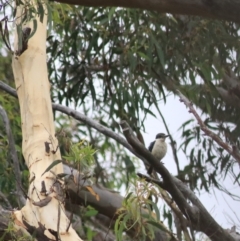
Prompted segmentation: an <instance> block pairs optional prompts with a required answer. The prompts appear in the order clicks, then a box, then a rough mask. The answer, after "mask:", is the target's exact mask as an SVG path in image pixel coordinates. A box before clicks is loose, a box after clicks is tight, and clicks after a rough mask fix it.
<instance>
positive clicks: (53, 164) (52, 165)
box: [42, 160, 63, 176]
mask: <svg viewBox="0 0 240 241" xmlns="http://www.w3.org/2000/svg"><path fill="white" fill-rule="evenodd" d="M62 162H63V160H55V161H53V162H52V163H51V164H50V165H49V166H48V168H47V169H46V170H45V171H44V172H43V174H42V176H43V175H44V174H45V173H46V172H48V171H50V170H51V169H52V168H53V167H54V166H56V165H58V164H59V163H62Z"/></svg>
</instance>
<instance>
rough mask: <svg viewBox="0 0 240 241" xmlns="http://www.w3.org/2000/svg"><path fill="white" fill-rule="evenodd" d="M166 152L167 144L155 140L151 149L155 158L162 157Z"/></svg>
mask: <svg viewBox="0 0 240 241" xmlns="http://www.w3.org/2000/svg"><path fill="white" fill-rule="evenodd" d="M166 152H167V144H166V142H164V141H161V140H157V141H156V142H155V145H154V146H153V149H152V154H153V155H154V156H155V157H156V158H157V159H162V158H163V157H164V156H165V155H166Z"/></svg>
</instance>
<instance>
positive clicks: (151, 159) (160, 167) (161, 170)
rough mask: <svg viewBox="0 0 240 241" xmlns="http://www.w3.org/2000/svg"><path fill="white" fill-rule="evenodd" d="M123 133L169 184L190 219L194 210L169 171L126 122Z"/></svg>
mask: <svg viewBox="0 0 240 241" xmlns="http://www.w3.org/2000/svg"><path fill="white" fill-rule="evenodd" d="M120 125H121V127H122V130H123V133H124V135H125V137H126V139H127V141H128V142H129V143H130V144H131V146H132V147H133V148H134V149H135V150H136V151H137V152H138V153H139V155H141V156H144V157H145V158H146V160H148V161H149V163H150V164H151V165H152V166H153V167H154V169H155V170H156V172H158V173H159V174H160V175H161V176H162V178H163V181H164V183H167V185H166V186H167V188H166V190H167V191H168V192H169V193H170V194H171V196H172V198H173V199H174V201H175V202H176V203H177V205H178V207H179V209H180V210H181V211H182V212H183V214H184V215H185V216H186V217H188V215H189V214H187V213H188V212H190V213H192V214H193V209H192V207H190V205H189V204H188V203H187V201H186V199H185V197H184V196H183V195H182V193H181V192H180V191H179V190H178V189H177V187H176V185H175V184H174V181H173V178H172V176H171V174H170V173H169V171H168V170H167V169H166V168H165V167H164V165H163V164H162V163H161V162H159V161H158V160H157V159H156V158H155V157H154V156H153V155H152V154H151V152H149V151H148V150H147V149H146V148H145V146H143V145H142V144H141V143H140V142H139V141H138V139H137V138H136V137H135V136H134V134H133V131H132V129H131V128H130V126H129V125H128V123H127V122H126V121H122V122H121V123H120Z"/></svg>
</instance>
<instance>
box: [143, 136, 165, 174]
mask: <svg viewBox="0 0 240 241" xmlns="http://www.w3.org/2000/svg"><path fill="white" fill-rule="evenodd" d="M168 136H169V135H165V134H164V133H158V134H157V135H156V138H155V141H153V142H151V143H150V145H149V147H148V150H149V151H150V152H151V153H152V155H153V156H154V157H155V158H156V159H157V160H159V161H161V160H162V159H163V157H164V156H165V155H166V153H167V143H166V142H165V139H166V138H167V137H168ZM152 171H153V166H150V167H149V169H148V171H147V173H148V174H149V175H151V174H152Z"/></svg>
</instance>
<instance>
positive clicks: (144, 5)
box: [56, 0, 240, 23]
mask: <svg viewBox="0 0 240 241" xmlns="http://www.w3.org/2000/svg"><path fill="white" fill-rule="evenodd" d="M56 1H57V2H61V3H67V4H74V5H81V6H89V7H90V6H92V7H125V8H138V9H144V10H152V11H157V12H159V13H172V14H181V15H194V16H201V17H205V18H213V19H221V20H228V21H235V22H238V23H240V15H239V12H240V1H239V0H231V1H229V0H211V1H210V0H201V1H197V0H185V1H182V0H155V1H148V0H142V1H139V0H114V1H113V0H98V1H95V0H56Z"/></svg>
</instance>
